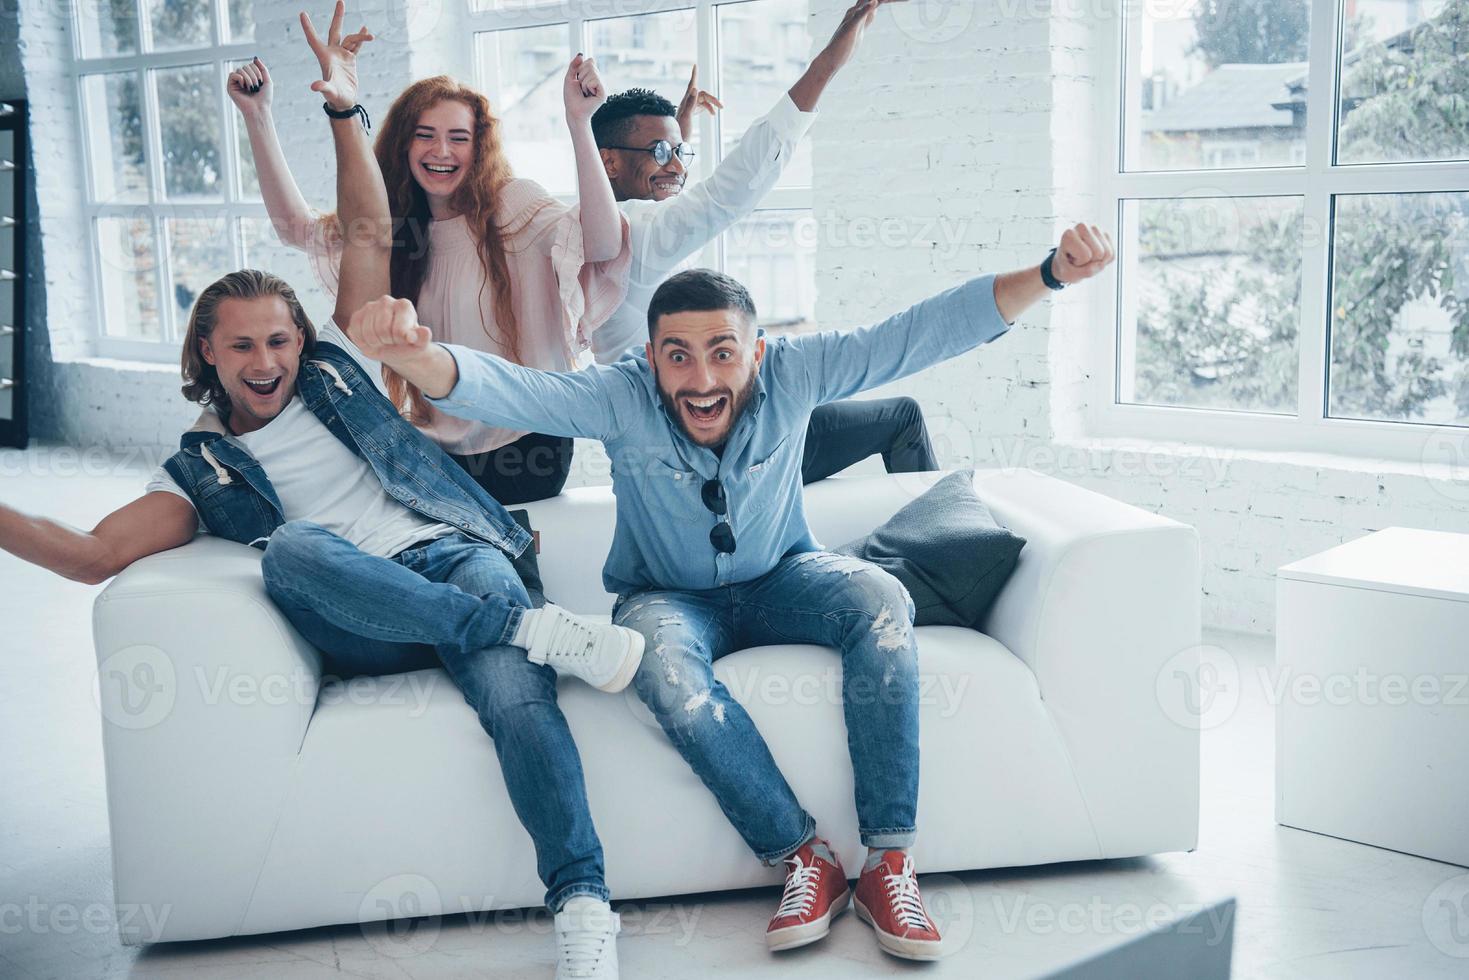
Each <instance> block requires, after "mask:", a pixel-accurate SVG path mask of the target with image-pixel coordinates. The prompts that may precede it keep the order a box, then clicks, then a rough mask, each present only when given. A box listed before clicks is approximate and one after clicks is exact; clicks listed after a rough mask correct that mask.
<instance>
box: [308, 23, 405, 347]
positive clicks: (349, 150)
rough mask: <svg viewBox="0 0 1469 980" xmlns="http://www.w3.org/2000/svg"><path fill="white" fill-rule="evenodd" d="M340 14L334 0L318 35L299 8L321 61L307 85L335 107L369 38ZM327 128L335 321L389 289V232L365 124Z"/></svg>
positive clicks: (349, 98) (344, 104) (347, 96)
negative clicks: (346, 27) (338, 233)
mask: <svg viewBox="0 0 1469 980" xmlns="http://www.w3.org/2000/svg"><path fill="white" fill-rule="evenodd" d="M345 15H346V5H345V4H344V3H342V0H337V5H336V9H335V10H334V11H333V12H332V22H331V27H330V28H329V29H328V31H327V37H326V40H325V41H323V40H322V39H321V37H319V36H318V35H317V33H316V29H315V27H314V26H313V25H312V23H311V18H310V17H308V16H306V14H305V13H302V14H301V30H302V32H303V33H304V34H305V35H306V43H307V44H309V45H310V46H311V51H312V53H313V54H315V55H316V60H317V62H318V63H319V64H320V65H321V80H320V81H318V82H312V83H311V90H312V91H313V92H316V93H318V94H319V95H321V97H322V98H323V99H325V100H326V104H327V105H328V106H330V107H331V108H332V109H333V110H335V111H338V112H346V111H348V110H350V109H351V108H352V107H353V106H355V105H356V104H357V53H358V51H360V50H361V49H362V46H363V45H364V44H366V43H367V42H369V41H371V40H372V39H373V36H372V34H370V33H369V32H368V30H367V27H366V25H364V26H363V27H362V28H361V29H360V30H358V31H357V32H356V33H355V34H349V35H347V36H346V37H343V36H342V21H343V19H344V17H345ZM331 128H332V142H333V144H334V145H335V147H336V153H337V220H338V221H339V222H340V224H341V227H342V264H341V272H340V275H339V282H338V285H337V305H336V309H335V311H334V313H333V316H334V318H335V319H336V322H337V324H338V325H339V326H340V325H342V324H345V323H347V322H348V321H349V320H350V319H351V317H352V314H353V313H355V312H357V310H358V309H360V308H361V307H362V306H363V305H364V304H365V303H367V301H368V300H371V299H373V298H374V297H377V296H381V295H382V294H384V293H386V292H387V291H388V285H389V277H388V268H389V261H390V257H391V249H392V243H393V235H392V218H391V216H390V214H389V209H388V192H387V188H386V187H384V186H383V175H382V171H381V170H380V169H379V168H378V164H377V158H376V157H375V156H373V153H372V147H371V145H369V143H368V141H367V132H366V129H365V127H364V126H363V125H361V124H359V122H358V120H357V118H356V117H348V118H346V119H335V118H334V119H332V120H331ZM349 336H350V334H349Z"/></svg>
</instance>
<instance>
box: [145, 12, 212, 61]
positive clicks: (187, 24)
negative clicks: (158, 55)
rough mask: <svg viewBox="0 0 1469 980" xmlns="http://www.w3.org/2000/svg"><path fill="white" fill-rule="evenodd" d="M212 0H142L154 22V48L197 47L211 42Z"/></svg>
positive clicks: (162, 49)
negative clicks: (210, 10)
mask: <svg viewBox="0 0 1469 980" xmlns="http://www.w3.org/2000/svg"><path fill="white" fill-rule="evenodd" d="M211 2H212V0H143V6H144V9H145V10H147V12H148V21H149V23H151V24H152V25H153V50H155V51H167V50H169V49H172V48H197V47H201V46H204V45H207V44H209V43H210V33H209V30H210V28H209V5H210V3H211Z"/></svg>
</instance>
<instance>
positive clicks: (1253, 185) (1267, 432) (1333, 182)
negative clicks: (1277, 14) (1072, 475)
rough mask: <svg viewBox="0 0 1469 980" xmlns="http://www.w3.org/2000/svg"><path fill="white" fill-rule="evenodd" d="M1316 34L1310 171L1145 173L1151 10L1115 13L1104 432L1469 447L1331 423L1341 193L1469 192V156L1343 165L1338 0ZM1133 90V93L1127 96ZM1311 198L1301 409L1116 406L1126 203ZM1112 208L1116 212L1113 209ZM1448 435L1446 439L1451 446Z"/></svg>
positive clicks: (1273, 442)
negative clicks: (1143, 97)
mask: <svg viewBox="0 0 1469 980" xmlns="http://www.w3.org/2000/svg"><path fill="white" fill-rule="evenodd" d="M1310 5H1311V20H1310V24H1311V28H1310V30H1311V34H1310V41H1309V48H1308V52H1307V58H1308V67H1307V88H1306V91H1307V93H1308V96H1307V98H1308V103H1307V110H1306V126H1305V162H1304V163H1303V164H1302V165H1301V166H1293V167H1266V168H1250V169H1231V170H1171V171H1142V170H1132V171H1129V170H1126V169H1125V168H1124V151H1125V150H1126V148H1127V144H1126V140H1127V133H1126V130H1125V129H1124V127H1125V126H1126V124H1127V115H1126V114H1127V107H1128V105H1129V104H1139V105H1140V104H1141V103H1140V102H1139V101H1138V100H1137V98H1136V96H1137V95H1138V94H1139V93H1138V92H1136V91H1132V90H1131V88H1132V87H1133V86H1140V84H1141V81H1142V80H1141V78H1140V73H1139V72H1137V71H1128V68H1129V64H1128V59H1129V57H1130V56H1132V55H1134V54H1135V52H1129V51H1128V50H1127V48H1126V43H1127V37H1128V34H1129V31H1131V32H1132V34H1133V35H1134V36H1137V35H1138V33H1139V32H1138V28H1139V27H1140V25H1141V18H1142V11H1143V5H1140V4H1125V5H1123V7H1122V8H1120V10H1121V12H1120V13H1119V14H1118V15H1117V16H1114V17H1109V18H1107V19H1106V26H1105V27H1104V29H1103V31H1102V32H1101V35H1100V40H1101V41H1102V43H1101V45H1100V54H1099V56H1098V59H1097V69H1098V78H1097V83H1098V84H1097V86H1096V92H1097V96H1098V98H1099V99H1100V100H1101V103H1100V106H1099V109H1100V111H1099V114H1098V118H1099V120H1100V121H1101V122H1102V123H1103V127H1104V131H1103V134H1102V139H1100V140H1098V144H1099V145H1098V156H1097V174H1098V188H1097V190H1098V198H1097V199H1098V201H1099V203H1100V205H1101V209H1102V213H1101V216H1102V217H1104V218H1107V217H1108V216H1110V221H1111V224H1112V227H1114V228H1116V229H1117V244H1118V251H1119V256H1118V262H1117V264H1116V273H1115V276H1114V278H1113V279H1112V288H1109V289H1108V288H1104V289H1098V290H1096V291H1095V294H1094V296H1093V298H1092V301H1091V303H1090V305H1089V307H1088V309H1089V311H1090V312H1091V313H1092V314H1093V315H1094V317H1095V318H1096V322H1097V323H1099V324H1100V327H1099V329H1100V330H1101V331H1102V333H1101V334H1100V335H1099V336H1098V337H1097V345H1096V346H1095V348H1094V349H1095V350H1096V351H1097V353H1098V355H1099V356H1098V358H1097V361H1098V363H1097V364H1096V365H1095V366H1096V370H1095V371H1094V372H1093V379H1094V385H1095V388H1094V390H1093V392H1092V395H1091V397H1089V398H1088V404H1089V406H1090V407H1089V409H1088V411H1087V414H1086V417H1085V419H1084V422H1085V423H1086V428H1087V430H1088V431H1089V432H1091V433H1093V434H1094V435H1098V436H1102V437H1116V438H1121V439H1127V440H1152V441H1164V442H1175V443H1185V444H1195V445H1197V444H1205V445H1218V446H1224V447H1229V448H1238V449H1248V450H1264V451H1281V452H1314V453H1331V454H1336V455H1345V456H1356V457H1371V458H1381V459H1389V460H1404V461H1414V462H1418V463H1424V462H1428V461H1430V460H1433V461H1440V460H1438V455H1439V453H1438V452H1437V448H1438V447H1442V446H1444V445H1461V444H1462V445H1465V446H1469V427H1464V426H1452V425H1437V424H1432V423H1427V422H1420V421H1401V422H1393V421H1378V420H1363V419H1346V418H1332V417H1330V416H1329V415H1328V414H1327V411H1328V405H1327V372H1328V371H1329V370H1330V351H1329V347H1328V343H1329V332H1328V331H1329V321H1328V313H1329V311H1330V309H1331V305H1330V301H1331V294H1330V288H1331V282H1330V271H1331V233H1332V228H1333V224H1332V223H1333V220H1334V203H1335V198H1337V197H1340V196H1347V195H1356V194H1416V193H1434V192H1451V193H1463V192H1469V161H1448V162H1444V161H1435V162H1427V163H1353V164H1337V163H1336V162H1335V159H1334V158H1335V151H1336V116H1337V113H1338V112H1339V101H1338V100H1339V98H1340V93H1339V86H1340V79H1341V71H1340V69H1341V65H1340V61H1341V54H1340V45H1341V31H1342V9H1343V4H1342V2H1341V0H1310ZM1129 96H1131V97H1132V98H1129ZM1264 196H1271V197H1274V196H1286V197H1299V198H1301V199H1302V205H1303V209H1304V219H1305V220H1304V236H1303V237H1304V240H1303V250H1302V284H1301V309H1300V323H1299V328H1298V331H1297V361H1298V368H1297V386H1296V390H1297V403H1296V414H1295V415H1267V414H1262V413H1252V412H1244V411H1229V410H1221V409H1207V408H1189V407H1182V406H1159V405H1139V404H1127V403H1123V402H1121V401H1119V399H1118V393H1119V391H1120V390H1121V389H1120V384H1119V382H1120V381H1121V376H1122V361H1123V346H1124V345H1123V343H1122V337H1123V331H1124V329H1125V328H1127V327H1129V326H1130V325H1131V324H1132V323H1134V322H1135V321H1133V320H1130V319H1124V316H1125V315H1127V314H1129V312H1130V311H1128V310H1125V309H1124V308H1123V307H1124V300H1123V297H1124V296H1126V295H1128V294H1127V293H1125V292H1124V291H1123V288H1122V285H1123V275H1124V270H1125V269H1126V268H1127V266H1128V256H1127V255H1126V254H1125V253H1126V250H1127V248H1128V245H1129V242H1130V239H1129V238H1128V236H1127V235H1126V233H1125V232H1126V230H1125V229H1124V228H1123V209H1124V202H1126V201H1129V200H1142V199H1158V198H1167V199H1172V198H1190V197H1193V198H1200V197H1264ZM1109 206H1110V210H1107V209H1108V207H1109ZM1445 440H1447V442H1445Z"/></svg>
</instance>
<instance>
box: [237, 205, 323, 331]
mask: <svg viewBox="0 0 1469 980" xmlns="http://www.w3.org/2000/svg"><path fill="white" fill-rule="evenodd" d="M239 234H240V239H241V241H242V242H243V244H244V256H245V267H246V268H249V269H264V270H265V271H266V272H271V273H274V274H275V275H277V276H280V277H281V278H282V279H284V280H285V281H286V282H288V283H290V284H291V288H292V289H294V290H296V298H297V299H299V300H300V301H301V305H302V306H303V307H304V308H305V309H306V315H307V316H309V317H311V322H313V323H315V324H317V325H318V326H320V325H321V324H322V323H324V322H326V321H327V320H329V319H331V315H332V306H333V303H332V300H331V299H330V298H329V297H328V296H327V294H326V292H325V291H324V290H323V289H322V288H321V285H320V283H318V282H317V280H316V275H315V274H314V273H313V272H312V271H311V260H310V259H309V258H307V256H306V253H305V252H303V251H301V250H300V249H296V248H292V247H291V246H289V245H287V244H285V243H284V242H282V241H281V240H280V237H279V236H278V235H277V234H276V232H275V226H274V225H272V224H271V223H270V219H269V218H241V219H240V227H239Z"/></svg>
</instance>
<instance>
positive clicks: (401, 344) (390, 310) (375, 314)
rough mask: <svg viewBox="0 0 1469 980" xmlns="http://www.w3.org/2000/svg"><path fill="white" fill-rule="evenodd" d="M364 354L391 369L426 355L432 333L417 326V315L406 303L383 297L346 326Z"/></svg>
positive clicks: (432, 337) (420, 325)
mask: <svg viewBox="0 0 1469 980" xmlns="http://www.w3.org/2000/svg"><path fill="white" fill-rule="evenodd" d="M347 336H349V337H351V338H352V343H354V344H356V345H357V346H358V348H359V349H360V350H361V351H362V353H364V354H366V355H367V356H368V357H370V358H372V359H373V360H374V361H381V362H382V363H384V364H386V365H387V366H388V367H396V366H397V363H401V362H402V361H403V360H404V359H407V358H414V357H417V356H418V355H421V354H423V353H424V352H426V351H427V350H428V348H429V346H430V345H431V344H432V343H433V339H434V336H433V333H432V331H430V330H429V328H428V327H425V326H424V325H423V324H421V323H419V322H418V311H417V310H415V309H414V308H413V304H412V303H411V302H409V301H408V300H406V299H394V298H393V297H391V296H382V297H379V298H378V299H375V300H373V301H372V302H370V303H368V304H366V305H365V306H363V307H362V308H361V309H359V310H358V311H357V312H356V313H353V314H352V321H351V323H349V324H348V326H347Z"/></svg>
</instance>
